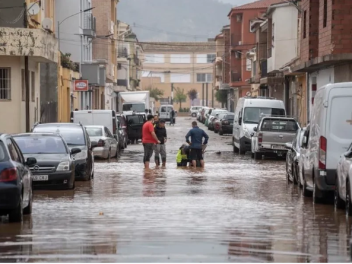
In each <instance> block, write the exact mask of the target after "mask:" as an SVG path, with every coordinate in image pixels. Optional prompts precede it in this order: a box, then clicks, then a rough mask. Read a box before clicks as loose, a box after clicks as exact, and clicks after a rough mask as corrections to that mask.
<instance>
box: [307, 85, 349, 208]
mask: <svg viewBox="0 0 352 264" xmlns="http://www.w3.org/2000/svg"><path fill="white" fill-rule="evenodd" d="M351 102H352V83H334V84H328V85H326V86H323V87H321V88H319V89H318V90H317V92H316V94H315V97H314V105H313V108H312V113H311V117H312V118H311V120H310V129H309V131H306V133H307V135H305V138H304V139H303V141H304V144H305V146H306V148H307V154H306V155H305V159H304V161H303V173H304V179H305V181H306V188H307V190H308V191H311V192H312V195H313V200H314V202H325V201H327V199H325V198H328V197H330V195H328V193H329V192H330V193H331V192H334V191H335V181H336V168H337V165H338V161H339V157H340V155H341V153H344V152H346V151H347V149H348V147H349V145H350V144H351V135H352V120H351V113H352V104H351ZM308 133H309V135H308ZM308 138H309V140H308Z"/></svg>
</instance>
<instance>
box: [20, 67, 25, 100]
mask: <svg viewBox="0 0 352 264" xmlns="http://www.w3.org/2000/svg"><path fill="white" fill-rule="evenodd" d="M25 78H26V76H25V74H24V70H21V80H22V101H26V81H25Z"/></svg>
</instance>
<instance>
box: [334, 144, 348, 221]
mask: <svg viewBox="0 0 352 264" xmlns="http://www.w3.org/2000/svg"><path fill="white" fill-rule="evenodd" d="M336 174H337V175H336V188H335V195H334V205H335V208H343V207H345V209H346V216H351V215H352V205H351V202H352V201H351V194H352V193H351V190H352V185H351V183H352V144H351V145H350V147H349V148H348V150H347V152H346V153H344V154H342V155H341V156H340V161H339V163H338V164H337V173H336Z"/></svg>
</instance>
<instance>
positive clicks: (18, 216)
mask: <svg viewBox="0 0 352 264" xmlns="http://www.w3.org/2000/svg"><path fill="white" fill-rule="evenodd" d="M22 201H23V200H22V195H21V196H20V201H19V203H18V206H17V207H16V208H15V209H13V210H12V211H11V212H10V213H9V222H10V223H15V222H22V220H23V208H22Z"/></svg>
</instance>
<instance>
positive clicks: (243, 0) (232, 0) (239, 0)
mask: <svg viewBox="0 0 352 264" xmlns="http://www.w3.org/2000/svg"><path fill="white" fill-rule="evenodd" d="M219 1H220V2H224V3H228V4H231V5H234V6H235V5H236V6H239V5H243V4H247V3H250V2H254V1H255V0H219Z"/></svg>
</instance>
